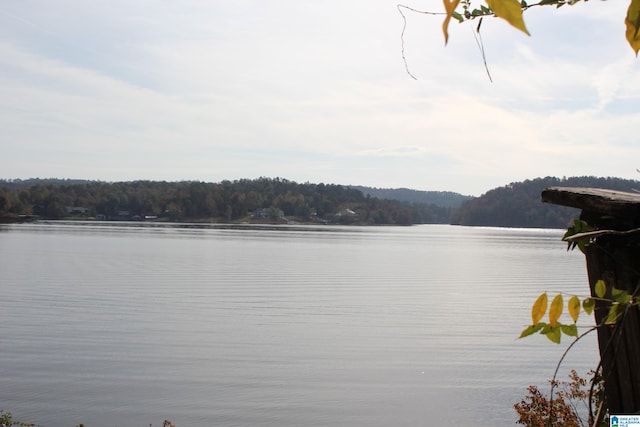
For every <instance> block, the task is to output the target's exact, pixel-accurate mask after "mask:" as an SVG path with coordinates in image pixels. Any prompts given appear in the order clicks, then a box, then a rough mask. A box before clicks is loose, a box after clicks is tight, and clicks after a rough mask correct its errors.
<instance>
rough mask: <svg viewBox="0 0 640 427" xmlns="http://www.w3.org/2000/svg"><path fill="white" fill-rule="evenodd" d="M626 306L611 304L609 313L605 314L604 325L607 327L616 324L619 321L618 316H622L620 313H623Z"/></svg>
mask: <svg viewBox="0 0 640 427" xmlns="http://www.w3.org/2000/svg"><path fill="white" fill-rule="evenodd" d="M626 306H627V304H617V303H614V304H612V305H611V308H609V313H608V314H607V317H606V318H605V319H604V323H606V324H608V325H609V324H613V323H616V322H617V321H618V320H619V319H620V316H622V313H623V312H624V309H625V308H626Z"/></svg>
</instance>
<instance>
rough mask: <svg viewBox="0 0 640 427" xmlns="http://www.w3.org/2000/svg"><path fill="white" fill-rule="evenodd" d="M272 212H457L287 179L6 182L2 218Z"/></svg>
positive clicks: (393, 220)
mask: <svg viewBox="0 0 640 427" xmlns="http://www.w3.org/2000/svg"><path fill="white" fill-rule="evenodd" d="M265 209H266V210H267V212H269V218H268V219H269V220H273V221H276V220H282V218H281V215H282V216H284V217H286V218H287V219H291V220H296V221H311V222H313V221H322V222H337V223H355V224H372V225H373V224H397V225H410V224H425V223H447V222H448V220H449V216H450V215H451V209H449V208H445V207H439V206H436V205H433V204H409V203H405V202H400V201H397V200H383V199H378V198H375V197H371V196H365V195H363V194H362V192H361V191H359V190H356V189H350V188H348V187H345V186H342V185H335V184H322V183H321V184H310V183H304V184H299V183H296V182H293V181H289V180H286V179H281V178H259V179H254V180H249V179H242V180H236V181H222V182H220V183H205V182H196V181H183V182H164V181H131V182H115V183H107V182H98V181H69V180H46V179H42V180H40V179H37V180H24V181H22V180H0V217H3V218H5V219H10V218H16V217H18V216H20V215H34V216H38V217H39V218H44V219H62V218H68V217H72V216H80V217H83V216H84V217H87V218H101V219H145V218H153V219H158V220H162V219H165V220H171V221H189V220H210V221H220V222H229V221H242V220H250V219H251V218H252V215H254V216H255V212H257V211H261V212H264V210H265ZM280 212H281V214H280Z"/></svg>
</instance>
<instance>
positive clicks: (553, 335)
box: [544, 326, 562, 344]
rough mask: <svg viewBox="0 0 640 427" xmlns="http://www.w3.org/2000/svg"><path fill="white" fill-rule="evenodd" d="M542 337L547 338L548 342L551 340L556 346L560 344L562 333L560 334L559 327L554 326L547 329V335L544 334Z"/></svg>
mask: <svg viewBox="0 0 640 427" xmlns="http://www.w3.org/2000/svg"><path fill="white" fill-rule="evenodd" d="M544 335H545V336H546V337H547V338H549V340H551V341H552V342H554V343H556V344H560V338H561V336H562V333H561V332H560V327H559V326H554V327H551V328H549V330H548V331H547V333H545V334H544Z"/></svg>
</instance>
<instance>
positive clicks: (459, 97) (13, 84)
mask: <svg viewBox="0 0 640 427" xmlns="http://www.w3.org/2000/svg"><path fill="white" fill-rule="evenodd" d="M591 3H597V5H596V6H595V7H591ZM600 3H604V4H600ZM48 5H49V4H48V3H44V2H38V1H36V2H35V3H20V4H16V5H11V6H7V5H5V6H3V8H4V13H2V11H0V40H1V41H0V91H1V92H2V94H3V97H2V98H0V111H1V112H2V114H1V115H0V125H1V126H2V128H3V135H1V136H0V146H1V147H2V150H3V154H4V157H5V162H4V163H5V165H3V173H4V174H6V177H8V178H13V177H21V178H24V177H29V176H59V177H66V176H74V177H87V178H100V179H109V180H119V179H144V178H149V179H205V180H219V179H225V178H229V179H234V178H242V177H256V176H261V175H265V176H281V177H286V178H289V179H294V180H298V181H307V180H310V181H324V182H339V183H358V184H365V185H376V186H384V187H389V186H404V187H416V188H424V189H429V188H432V189H440V190H445V189H451V190H454V191H460V192H464V193H474V194H479V193H481V192H484V191H486V190H488V189H490V188H491V187H492V186H496V185H503V184H505V183H508V182H511V181H515V180H518V179H526V178H533V177H536V176H541V175H560V176H562V175H572V174H578V175H584V174H598V175H616V174H617V173H616V172H618V171H625V170H632V171H635V168H636V167H637V166H638V165H637V164H634V159H637V158H638V154H640V153H638V149H637V148H636V146H639V145H638V144H637V141H635V140H634V136H633V135H635V134H636V133H637V129H636V125H635V124H636V123H640V121H638V119H639V117H637V114H638V113H637V112H638V111H640V108H639V107H640V93H638V91H639V90H640V89H638V88H637V87H636V85H633V84H630V83H629V82H634V81H637V79H638V72H639V71H637V70H638V67H637V59H635V57H634V55H633V53H632V51H631V49H630V48H629V47H628V46H626V41H624V33H623V29H622V28H619V27H620V26H619V22H618V21H619V20H620V19H623V16H624V10H623V9H624V8H621V7H620V6H619V5H617V4H616V5H614V4H613V3H611V2H589V5H585V6H586V7H582V8H578V6H575V7H573V8H566V9H567V10H565V11H560V12H557V11H555V10H554V9H552V8H538V9H544V11H537V10H535V11H534V10H533V9H532V10H531V12H532V13H531V14H530V13H529V12H527V16H526V17H525V18H526V19H528V25H529V28H530V30H531V32H532V33H533V37H526V36H525V35H523V34H520V33H519V32H518V31H516V30H514V29H512V28H511V27H509V26H508V25H507V24H505V23H503V22H501V21H499V20H487V21H486V22H485V23H483V27H482V28H483V30H482V31H483V40H484V43H485V49H486V52H487V60H488V66H489V70H490V71H491V74H492V76H493V77H494V83H493V84H492V83H490V82H489V81H488V78H487V76H486V73H485V70H484V68H483V65H482V60H481V57H480V55H479V52H478V50H477V47H476V45H475V41H474V40H473V36H472V34H471V29H472V28H473V26H472V25H457V24H452V28H451V39H450V43H449V45H448V46H447V47H444V42H443V38H442V34H441V17H425V16H421V15H411V14H408V15H407V30H406V32H405V55H406V57H407V61H408V65H409V67H410V70H411V72H412V73H413V74H415V75H416V76H417V77H418V81H414V80H413V79H411V78H410V77H409V76H408V75H407V74H406V73H405V71H404V64H403V63H402V58H401V54H400V31H401V29H402V19H401V17H400V15H399V14H398V12H397V10H396V9H395V3H393V2H382V3H377V4H370V2H364V1H356V2H353V3H344V2H330V3H323V4H302V3H300V2H280V3H278V4H275V5H273V4H265V3H260V2H244V3H240V4H239V3H237V2H231V1H220V2H214V3H209V2H179V3H175V2H162V1H146V2H135V3H133V4H130V3H128V2H110V3H104V4H103V3H100V4H95V5H94V4H89V3H84V2H74V1H69V2H67V4H63V5H56V6H55V7H54V6H48ZM429 5H432V6H433V8H434V9H436V10H439V9H440V8H441V7H442V4H441V2H431V3H427V6H429ZM609 5H611V6H609ZM413 6H416V7H420V5H413ZM52 8H53V9H52ZM620 10H622V15H620V16H618V15H619V14H620ZM567 11H568V12H567ZM612 11H613V12H612ZM474 25H475V24H474ZM567 25H570V27H567ZM591 33H594V34H595V35H594V34H591ZM579 37H586V38H587V40H588V41H589V43H590V44H589V46H587V48H588V49H587V48H585V47H583V46H582V42H581V40H582V39H580V38H579ZM568 46H573V47H574V48H575V49H574V50H571V51H567V50H566V49H568ZM612 46H613V47H612ZM27 159H29V160H28V161H27ZM620 173H622V172H620Z"/></svg>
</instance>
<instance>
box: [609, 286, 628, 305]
mask: <svg viewBox="0 0 640 427" xmlns="http://www.w3.org/2000/svg"><path fill="white" fill-rule="evenodd" d="M611 298H613V300H614V301H616V302H621V303H624V304H626V303H628V302H630V301H631V295H629V293H628V292H627V291H625V290H622V289H617V288H616V287H611Z"/></svg>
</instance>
